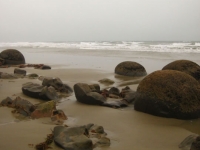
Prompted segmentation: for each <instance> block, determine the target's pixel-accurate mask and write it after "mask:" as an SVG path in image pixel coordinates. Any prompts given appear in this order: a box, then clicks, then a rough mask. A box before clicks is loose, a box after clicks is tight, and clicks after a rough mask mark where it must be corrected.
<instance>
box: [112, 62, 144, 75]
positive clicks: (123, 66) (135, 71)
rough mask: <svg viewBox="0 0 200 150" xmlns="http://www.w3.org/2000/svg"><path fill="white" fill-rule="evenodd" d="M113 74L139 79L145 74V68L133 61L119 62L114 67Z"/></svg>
mask: <svg viewBox="0 0 200 150" xmlns="http://www.w3.org/2000/svg"><path fill="white" fill-rule="evenodd" d="M115 73H116V74H119V75H124V76H132V77H141V76H145V75H146V74H147V72H146V70H145V68H144V67H143V66H142V65H141V64H139V63H137V62H133V61H125V62H121V63H120V64H118V65H117V66H116V67H115Z"/></svg>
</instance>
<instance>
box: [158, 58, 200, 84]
mask: <svg viewBox="0 0 200 150" xmlns="http://www.w3.org/2000/svg"><path fill="white" fill-rule="evenodd" d="M162 70H177V71H181V72H184V73H187V74H189V75H191V76H192V77H194V78H195V79H196V80H197V81H199V82H200V66H199V65H198V64H196V63H195V62H192V61H190V60H176V61H173V62H171V63H169V64H167V65H166V66H164V67H163V68H162Z"/></svg>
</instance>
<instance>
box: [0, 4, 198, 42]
mask: <svg viewBox="0 0 200 150" xmlns="http://www.w3.org/2000/svg"><path fill="white" fill-rule="evenodd" d="M163 40H165V41H166V40H167V41H174V40H175V41H200V0H0V42H23V41H30V42H39V41H163Z"/></svg>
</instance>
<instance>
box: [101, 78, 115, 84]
mask: <svg viewBox="0 0 200 150" xmlns="http://www.w3.org/2000/svg"><path fill="white" fill-rule="evenodd" d="M99 82H100V83H102V84H106V85H110V84H114V83H115V82H114V81H113V80H111V79H108V78H104V79H101V80H99Z"/></svg>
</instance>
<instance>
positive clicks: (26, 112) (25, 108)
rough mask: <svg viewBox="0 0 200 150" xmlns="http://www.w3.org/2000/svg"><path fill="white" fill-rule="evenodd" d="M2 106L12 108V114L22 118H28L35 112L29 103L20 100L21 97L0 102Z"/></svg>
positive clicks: (8, 98)
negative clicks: (19, 115) (13, 109)
mask: <svg viewBox="0 0 200 150" xmlns="http://www.w3.org/2000/svg"><path fill="white" fill-rule="evenodd" d="M1 105H2V106H7V107H12V108H15V109H16V110H15V111H13V112H14V113H18V114H21V115H23V116H30V114H31V113H32V112H33V111H34V110H35V106H34V105H33V104H32V103H30V102H29V101H27V100H25V99H22V98H21V97H16V98H15V99H14V100H12V99H11V98H10V97H7V98H6V99H4V100H2V102H1Z"/></svg>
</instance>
